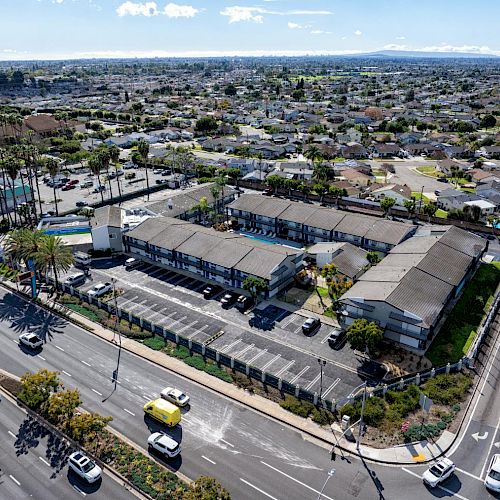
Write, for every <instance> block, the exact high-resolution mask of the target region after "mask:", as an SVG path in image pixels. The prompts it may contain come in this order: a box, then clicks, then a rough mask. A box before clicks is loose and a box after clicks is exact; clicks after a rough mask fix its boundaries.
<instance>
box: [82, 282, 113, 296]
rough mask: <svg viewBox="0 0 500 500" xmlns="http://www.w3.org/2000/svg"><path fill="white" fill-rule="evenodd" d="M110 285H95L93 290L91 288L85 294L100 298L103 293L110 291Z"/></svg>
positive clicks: (107, 283)
mask: <svg viewBox="0 0 500 500" xmlns="http://www.w3.org/2000/svg"><path fill="white" fill-rule="evenodd" d="M111 288H112V285H111V283H109V281H107V282H106V283H97V285H95V286H94V287H93V288H91V289H90V290H89V291H88V292H87V293H88V294H89V295H91V296H92V297H101V296H102V295H104V294H105V293H108V292H110V291H111Z"/></svg>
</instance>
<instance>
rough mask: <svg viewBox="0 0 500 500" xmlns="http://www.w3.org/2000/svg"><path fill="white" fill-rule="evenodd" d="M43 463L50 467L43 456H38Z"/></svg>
mask: <svg viewBox="0 0 500 500" xmlns="http://www.w3.org/2000/svg"><path fill="white" fill-rule="evenodd" d="M38 458H39V459H40V460H41V461H42V462H43V463H44V464H45V465H47V466H48V467H50V464H49V462H47V460H45V458H43V457H38Z"/></svg>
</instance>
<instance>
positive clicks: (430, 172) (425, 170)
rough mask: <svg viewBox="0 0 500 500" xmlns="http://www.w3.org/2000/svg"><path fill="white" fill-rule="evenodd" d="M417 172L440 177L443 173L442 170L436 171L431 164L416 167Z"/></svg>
mask: <svg viewBox="0 0 500 500" xmlns="http://www.w3.org/2000/svg"><path fill="white" fill-rule="evenodd" d="M417 172H420V173H421V174H425V175H430V176H431V177H441V176H442V175H443V174H442V172H438V171H437V170H436V167H434V166H432V165H426V166H422V167H417Z"/></svg>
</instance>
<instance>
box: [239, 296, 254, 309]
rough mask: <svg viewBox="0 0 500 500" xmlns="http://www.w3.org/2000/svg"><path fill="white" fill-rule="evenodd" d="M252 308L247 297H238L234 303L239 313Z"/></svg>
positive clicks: (250, 301) (249, 298) (251, 300)
mask: <svg viewBox="0 0 500 500" xmlns="http://www.w3.org/2000/svg"><path fill="white" fill-rule="evenodd" d="M252 306H253V299H252V297H247V296H246V295H240V296H239V297H238V300H237V301H236V304H235V307H236V309H238V311H240V312H244V311H246V310H247V309H248V308H249V307H252Z"/></svg>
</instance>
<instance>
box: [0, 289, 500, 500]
mask: <svg viewBox="0 0 500 500" xmlns="http://www.w3.org/2000/svg"><path fill="white" fill-rule="evenodd" d="M27 329H34V330H36V331H38V332H39V333H40V334H42V335H44V336H45V337H46V340H47V343H46V344H45V345H44V347H43V350H42V351H41V352H40V353H28V352H25V351H24V350H22V349H21V348H20V347H19V346H18V345H17V343H16V339H17V335H18V334H19V333H20V332H21V331H25V330H27ZM495 349H496V350H494V353H495V355H496V356H497V357H496V359H495V361H494V363H492V364H491V366H492V368H491V369H489V371H488V372H487V373H488V377H487V378H485V381H484V386H483V387H482V389H481V394H482V395H481V397H480V398H479V403H478V404H477V405H476V412H475V413H474V414H472V420H477V419H479V420H481V419H482V417H481V416H480V415H481V411H482V410H481V405H484V408H487V407H488V406H491V407H492V409H491V417H493V416H494V414H495V412H496V415H497V418H498V415H499V414H500V412H498V410H497V408H498V398H497V396H496V393H495V390H496V381H495V380H494V377H496V378H498V371H497V370H498V366H500V358H499V357H498V349H497V348H495ZM117 354H118V350H117V348H116V347H114V346H113V345H111V344H109V343H106V342H104V341H102V340H100V339H99V338H97V337H94V336H93V335H92V334H89V333H87V332H85V331H83V330H81V329H79V328H77V327H75V326H73V325H71V324H67V323H66V322H65V321H63V320H61V319H59V318H55V317H53V316H50V315H48V314H47V313H45V312H44V311H40V310H39V309H38V308H36V307H35V306H33V305H27V304H26V303H25V302H24V301H21V300H20V299H18V298H17V297H15V296H13V295H12V294H10V293H6V292H0V365H1V366H2V367H3V368H4V369H6V370H7V371H10V372H13V373H16V374H18V375H20V374H22V373H23V372H25V370H26V369H27V368H29V369H30V370H37V369H39V368H42V367H46V368H49V369H52V370H55V369H56V370H59V371H60V372H61V379H62V380H63V381H64V383H65V385H66V386H67V387H70V388H73V387H77V388H78V389H80V391H81V393H82V399H83V401H84V404H83V406H84V408H86V409H87V410H90V411H98V412H100V413H101V414H105V415H111V416H113V419H114V420H113V422H112V425H113V426H114V427H116V428H117V429H118V430H120V432H122V433H123V434H125V435H126V436H127V437H129V438H130V439H131V440H133V441H135V442H136V443H138V444H139V445H141V446H144V445H145V443H146V439H147V437H148V435H149V432H150V430H155V429H156V424H154V423H152V422H150V421H148V420H145V419H144V417H143V412H142V406H143V404H144V402H145V400H146V399H147V398H150V397H154V396H156V395H157V394H158V392H159V391H160V390H161V389H162V388H163V387H165V386H166V385H172V386H177V387H180V388H182V389H184V390H186V392H188V393H189V394H190V396H191V398H192V405H191V408H190V409H189V410H188V411H187V412H185V413H184V415H183V420H182V423H181V425H179V426H177V427H176V428H175V429H173V430H171V431H167V432H169V433H170V434H171V435H172V436H173V437H175V438H177V439H179V440H181V441H182V446H183V451H182V454H181V457H180V458H178V459H176V460H174V461H170V462H169V463H167V464H166V465H167V466H169V467H170V468H172V469H174V470H176V469H178V470H181V471H182V472H183V473H184V474H186V475H187V476H188V477H192V478H196V477H197V476H199V475H201V474H207V475H212V476H215V477H217V478H218V479H219V480H221V482H222V483H223V484H224V485H225V486H226V487H227V488H228V489H229V490H230V491H231V493H232V498H234V499H250V498H251V499H269V498H270V499H274V500H285V499H287V500H288V499H290V500H295V499H296V500H304V499H311V500H312V499H317V498H323V499H326V500H342V499H348V500H352V499H362V500H364V499H366V500H371V499H374V498H382V499H383V498H385V499H400V498H404V499H409V500H413V499H416V500H417V499H418V500H420V499H426V498H435V497H439V498H441V497H453V496H454V497H456V498H460V499H462V500H463V499H466V500H475V499H483V498H489V497H488V493H487V492H486V490H485V489H484V487H483V485H482V482H481V470H480V469H481V467H482V464H484V463H485V461H486V460H487V459H488V457H489V456H490V455H491V452H492V449H493V448H494V445H492V443H493V441H494V440H495V439H497V440H498V438H497V437H496V436H495V434H497V433H496V431H495V430H494V425H496V424H495V421H494V420H492V421H491V422H490V421H489V420H488V422H487V423H486V424H484V423H482V424H481V425H486V426H490V427H491V428H490V427H485V428H480V429H479V430H480V432H486V431H487V430H488V429H489V431H488V432H489V434H488V438H487V439H484V443H481V446H480V447H479V446H475V445H473V446H472V448H471V449H470V450H469V449H467V448H466V446H465V445H466V444H467V443H468V441H469V440H470V432H469V431H468V432H466V433H465V435H464V436H465V437H464V438H463V440H462V441H461V442H460V443H459V446H458V447H457V451H456V452H455V453H454V454H453V456H452V459H453V460H454V461H455V462H456V463H457V466H458V467H459V468H460V470H458V471H457V473H456V474H455V475H454V476H453V477H452V478H450V479H449V480H448V481H447V482H446V483H445V484H444V485H443V488H444V489H443V488H437V489H435V490H434V491H430V490H428V489H427V488H425V487H424V486H423V485H422V481H421V479H420V474H421V473H422V471H423V469H424V467H423V466H416V467H415V466H409V467H405V468H404V469H403V468H401V467H381V466H374V465H371V464H368V463H365V462H362V461H360V460H359V459H354V458H351V459H349V460H341V459H340V456H339V455H337V459H336V461H332V460H331V455H330V449H329V448H328V447H325V446H324V445H323V444H321V443H317V442H316V440H314V439H312V438H310V437H307V436H306V435H304V434H302V433H300V432H298V431H296V430H294V429H291V428H289V427H287V426H284V425H282V424H280V423H278V422H276V421H274V420H272V419H269V418H267V417H265V416H263V415H260V414H258V413H256V412H254V411H253V410H250V409H248V408H246V407H244V406H242V405H239V404H236V403H234V402H232V401H230V400H228V399H226V398H225V397H222V396H220V395H217V394H214V393H213V392H211V391H210V390H207V389H205V388H203V387H200V386H198V385H196V384H193V383H191V382H189V381H187V380H184V379H182V378H181V377H178V376H177V375H175V374H172V373H170V372H169V371H167V370H164V369H161V368H159V367H157V366H154V365H152V364H150V363H149V362H147V361H145V360H143V359H140V358H138V357H136V356H134V355H131V354H128V353H126V352H122V354H121V362H120V371H119V381H120V384H119V385H118V388H117V391H116V392H115V393H114V394H113V395H112V396H111V397H109V399H107V401H106V402H105V403H102V400H103V399H104V398H105V397H107V396H108V395H109V394H110V392H111V390H112V383H111V374H112V371H113V370H114V369H115V368H116V360H117ZM493 367H496V368H493ZM495 370H496V371H495ZM490 384H491V385H490ZM493 405H494V406H493ZM483 413H484V414H485V415H486V412H483ZM471 425H472V424H471ZM497 428H498V426H497ZM485 429H486V430H485ZM471 430H473V428H472V427H471ZM474 432H475V431H474ZM497 436H498V434H497ZM467 460H468V462H467ZM472 467H475V468H474V469H472ZM332 468H334V469H335V473H334V474H333V476H331V477H330V476H329V475H328V472H329V471H330V470H331V469H332ZM469 469H470V470H469ZM462 471H465V472H462ZM326 480H328V481H327V483H326V486H325V488H324V491H323V494H322V495H321V496H320V492H321V489H322V488H323V485H324V484H325V481H326Z"/></svg>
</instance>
